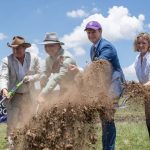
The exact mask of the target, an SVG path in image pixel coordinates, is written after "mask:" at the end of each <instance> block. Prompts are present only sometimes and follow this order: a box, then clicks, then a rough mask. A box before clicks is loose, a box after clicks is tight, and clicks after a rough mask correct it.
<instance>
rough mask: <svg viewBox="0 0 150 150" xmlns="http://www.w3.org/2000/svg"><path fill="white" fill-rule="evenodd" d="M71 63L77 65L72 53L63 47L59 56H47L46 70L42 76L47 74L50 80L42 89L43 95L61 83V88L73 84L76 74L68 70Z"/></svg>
mask: <svg viewBox="0 0 150 150" xmlns="http://www.w3.org/2000/svg"><path fill="white" fill-rule="evenodd" d="M70 64H73V65H76V62H75V60H74V59H73V57H72V55H71V54H70V53H69V52H67V51H65V50H63V49H60V51H59V54H58V56H57V58H53V57H51V56H48V57H47V58H46V64H45V70H44V74H43V75H42V76H45V77H46V78H47V79H48V82H47V84H46V86H45V87H44V88H43V89H42V91H41V94H42V95H47V94H49V93H50V92H51V91H52V90H53V89H54V88H55V87H56V86H57V84H59V86H60V90H63V89H65V88H67V87H68V86H69V85H71V83H72V82H73V81H74V76H75V74H74V73H73V72H71V71H68V66H69V65H70ZM52 74H53V75H52Z"/></svg>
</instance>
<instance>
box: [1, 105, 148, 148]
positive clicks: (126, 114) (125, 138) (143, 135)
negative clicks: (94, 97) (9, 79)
mask: <svg viewBox="0 0 150 150" xmlns="http://www.w3.org/2000/svg"><path fill="white" fill-rule="evenodd" d="M118 118H119V119H118ZM120 119H121V120H120ZM99 126H100V125H99ZM116 128H117V139H116V150H150V139H149V137H148V132H147V128H146V125H145V121H144V111H143V109H141V108H138V110H135V109H130V110H129V109H128V108H126V109H122V110H119V111H117V113H116ZM97 133H99V134H98V139H99V141H98V142H97V145H96V150H101V129H100V128H99V131H98V132H97ZM5 137H6V125H5V124H1V125H0V150H5V149H6V148H5V147H6V140H5Z"/></svg>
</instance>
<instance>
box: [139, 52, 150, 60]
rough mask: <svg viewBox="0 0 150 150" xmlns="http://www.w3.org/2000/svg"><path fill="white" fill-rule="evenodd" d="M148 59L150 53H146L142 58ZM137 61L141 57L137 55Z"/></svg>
mask: <svg viewBox="0 0 150 150" xmlns="http://www.w3.org/2000/svg"><path fill="white" fill-rule="evenodd" d="M148 57H150V52H147V53H146V54H145V55H144V56H143V59H148ZM138 59H141V55H140V54H139V56H138Z"/></svg>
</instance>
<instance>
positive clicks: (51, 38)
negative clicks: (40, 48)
mask: <svg viewBox="0 0 150 150" xmlns="http://www.w3.org/2000/svg"><path fill="white" fill-rule="evenodd" d="M57 43H58V44H60V45H64V43H63V42H61V41H59V38H58V37H57V34H56V33H54V32H51V33H46V36H45V39H44V41H43V42H41V43H38V44H41V45H47V44H57Z"/></svg>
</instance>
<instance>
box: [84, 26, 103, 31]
mask: <svg viewBox="0 0 150 150" xmlns="http://www.w3.org/2000/svg"><path fill="white" fill-rule="evenodd" d="M90 29H92V30H99V29H101V28H97V27H88V28H85V29H84V31H87V30H90Z"/></svg>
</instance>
